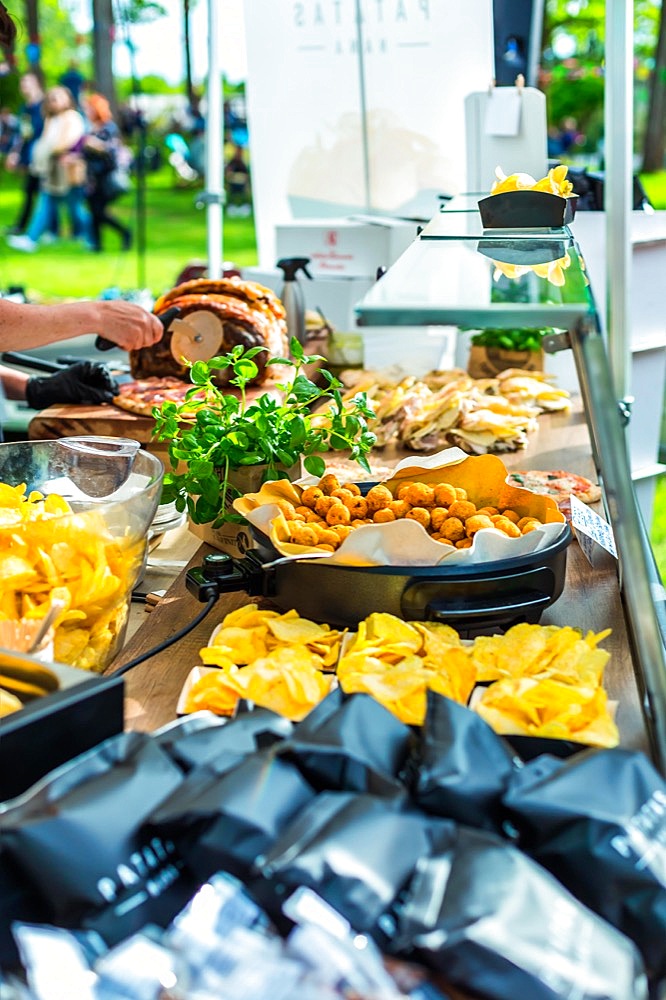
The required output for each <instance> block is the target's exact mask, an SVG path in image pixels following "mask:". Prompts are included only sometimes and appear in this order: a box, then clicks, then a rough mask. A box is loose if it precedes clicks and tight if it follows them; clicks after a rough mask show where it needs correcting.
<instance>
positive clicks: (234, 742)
mask: <svg viewBox="0 0 666 1000" xmlns="http://www.w3.org/2000/svg"><path fill="white" fill-rule="evenodd" d="M293 728H294V724H293V722H290V721H289V719H285V718H284V717H283V716H282V715H277V714H276V713H275V712H270V711H269V710H268V709H266V708H255V709H254V710H252V711H245V712H239V714H238V715H237V716H236V717H235V718H234V719H231V720H230V721H226V720H224V719H220V718H219V717H218V716H215V715H213V714H212V713H210V712H197V713H195V714H194V715H191V716H186V717H185V718H184V719H181V720H180V723H179V724H178V725H176V726H173V727H171V726H170V727H168V728H167V729H166V730H165V731H164V732H163V733H161V734H157V735H156V736H155V739H156V740H157V742H158V743H159V745H160V746H161V747H162V748H163V749H164V750H165V751H166V752H167V753H168V754H169V756H170V757H172V758H173V760H175V761H176V763H178V764H179V765H180V766H181V767H182V768H183V770H185V771H189V770H191V769H192V768H195V767H198V766H200V765H201V764H206V765H207V766H208V767H209V768H210V769H211V770H213V771H215V772H216V773H218V774H222V773H223V772H224V771H227V770H229V769H230V768H232V767H233V766H234V765H235V764H237V763H239V762H240V761H241V760H242V759H243V758H244V757H246V756H247V755H248V754H251V753H254V752H255V750H261V749H263V748H265V747H268V746H271V745H272V744H274V743H278V742H280V741H281V740H283V739H286V737H287V736H289V735H291V732H292V731H293Z"/></svg>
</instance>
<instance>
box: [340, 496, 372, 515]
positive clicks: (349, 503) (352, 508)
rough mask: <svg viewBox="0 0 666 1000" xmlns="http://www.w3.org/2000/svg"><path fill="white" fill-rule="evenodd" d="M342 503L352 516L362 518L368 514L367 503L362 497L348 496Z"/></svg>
mask: <svg viewBox="0 0 666 1000" xmlns="http://www.w3.org/2000/svg"><path fill="white" fill-rule="evenodd" d="M343 503H344V505H345V507H346V508H347V510H348V511H349V513H350V514H351V516H352V518H355V517H358V518H364V517H367V516H368V503H367V501H366V500H365V498H364V497H362V496H358V497H350V499H349V500H346V501H343Z"/></svg>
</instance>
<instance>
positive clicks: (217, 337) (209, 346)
mask: <svg viewBox="0 0 666 1000" xmlns="http://www.w3.org/2000/svg"><path fill="white" fill-rule="evenodd" d="M169 329H170V331H171V354H172V355H173V357H174V359H175V360H176V361H177V362H178V364H181V365H182V364H183V362H192V363H194V362H195V361H208V360H209V359H210V358H214V357H216V355H217V354H219V351H220V348H221V346H222V342H223V339H224V328H223V326H222V321H221V320H220V319H219V317H217V316H216V315H215V313H212V312H210V311H209V310H207V309H196V310H194V311H193V312H191V313H188V314H187V317H186V318H185V319H174V320H173V321H172V323H171V326H170V327H169Z"/></svg>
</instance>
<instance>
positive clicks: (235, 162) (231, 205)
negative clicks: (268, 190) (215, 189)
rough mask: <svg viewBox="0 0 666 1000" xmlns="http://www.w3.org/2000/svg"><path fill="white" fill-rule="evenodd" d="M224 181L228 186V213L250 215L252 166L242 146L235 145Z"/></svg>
mask: <svg viewBox="0 0 666 1000" xmlns="http://www.w3.org/2000/svg"><path fill="white" fill-rule="evenodd" d="M224 181H225V185H226V188H227V209H226V211H227V215H249V214H250V212H251V210H252V207H251V205H250V168H249V167H248V165H247V163H246V162H245V151H244V149H243V147H242V146H239V145H236V146H234V151H233V153H232V155H231V156H230V158H229V160H228V161H227V165H226V166H225V168H224Z"/></svg>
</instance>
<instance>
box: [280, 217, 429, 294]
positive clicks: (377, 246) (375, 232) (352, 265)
mask: <svg viewBox="0 0 666 1000" xmlns="http://www.w3.org/2000/svg"><path fill="white" fill-rule="evenodd" d="M416 236H417V227H416V223H415V222H414V221H413V220H411V219H394V218H391V217H390V216H374V215H365V216H364V215H355V216H349V217H345V218H339V219H336V218H331V219H299V220H297V221H295V222H287V223H283V224H278V225H276V227H275V240H276V260H280V259H281V258H282V257H308V258H309V259H310V264H309V265H308V270H309V271H310V272H311V273H312V275H313V277H314V276H318V277H328V278H340V277H345V278H371V279H372V280H373V281H374V279H375V278H376V276H377V269H378V268H381V267H390V266H391V264H393V263H394V262H395V261H396V260H397V259H398V257H399V256H400V255H401V254H402V253H403V252H404V251H405V250H406V249H407V247H408V246H409V244H410V243H412V241H413V240H415V239H416ZM305 280H306V281H307V279H305Z"/></svg>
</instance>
